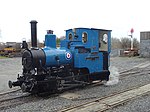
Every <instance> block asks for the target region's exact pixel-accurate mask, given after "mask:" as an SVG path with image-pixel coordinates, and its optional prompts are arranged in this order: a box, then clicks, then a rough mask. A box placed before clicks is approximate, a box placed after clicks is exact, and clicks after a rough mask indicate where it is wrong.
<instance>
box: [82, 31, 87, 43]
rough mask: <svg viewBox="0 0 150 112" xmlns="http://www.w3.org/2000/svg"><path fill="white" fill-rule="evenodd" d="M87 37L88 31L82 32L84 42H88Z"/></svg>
mask: <svg viewBox="0 0 150 112" xmlns="http://www.w3.org/2000/svg"><path fill="white" fill-rule="evenodd" d="M87 39H88V37H87V33H86V32H84V33H82V42H83V43H86V42H87Z"/></svg>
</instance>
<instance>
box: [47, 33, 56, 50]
mask: <svg viewBox="0 0 150 112" xmlns="http://www.w3.org/2000/svg"><path fill="white" fill-rule="evenodd" d="M45 46H47V47H52V48H56V35H54V34H46V35H45Z"/></svg>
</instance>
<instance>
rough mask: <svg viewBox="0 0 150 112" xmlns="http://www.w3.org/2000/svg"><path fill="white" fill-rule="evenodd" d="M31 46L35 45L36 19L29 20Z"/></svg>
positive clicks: (34, 46)
mask: <svg viewBox="0 0 150 112" xmlns="http://www.w3.org/2000/svg"><path fill="white" fill-rule="evenodd" d="M30 23H31V46H32V47H33V48H36V47H37V27H36V24H37V23H38V22H37V21H36V20H32V21H31V22H30Z"/></svg>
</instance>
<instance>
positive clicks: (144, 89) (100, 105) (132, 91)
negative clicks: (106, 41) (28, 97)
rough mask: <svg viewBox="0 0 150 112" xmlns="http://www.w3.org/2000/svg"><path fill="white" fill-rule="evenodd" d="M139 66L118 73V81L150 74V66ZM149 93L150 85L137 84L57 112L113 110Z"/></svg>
mask: <svg viewBox="0 0 150 112" xmlns="http://www.w3.org/2000/svg"><path fill="white" fill-rule="evenodd" d="M140 65H141V66H140V67H138V66H136V67H134V68H132V69H129V70H126V71H123V72H120V79H121V80H122V79H124V78H126V77H128V76H129V77H135V76H139V75H146V74H150V70H149V67H150V64H147V66H145V65H142V64H140ZM142 66H143V67H142ZM99 84H100V83H99ZM149 93H150V84H147V85H141V84H139V85H137V86H134V87H131V88H128V89H126V90H123V91H119V92H114V93H112V94H109V95H108V96H104V97H101V98H96V97H94V98H93V97H92V98H93V99H94V100H91V98H90V100H91V101H89V102H87V103H82V104H79V105H75V106H71V107H66V108H64V109H61V110H59V111H58V112H101V111H105V110H108V109H111V108H114V107H116V106H118V105H122V104H124V103H125V102H128V101H130V100H132V99H135V98H136V97H140V96H142V95H145V94H149ZM75 100H76V101H77V100H83V99H75ZM84 100H85V99H84Z"/></svg>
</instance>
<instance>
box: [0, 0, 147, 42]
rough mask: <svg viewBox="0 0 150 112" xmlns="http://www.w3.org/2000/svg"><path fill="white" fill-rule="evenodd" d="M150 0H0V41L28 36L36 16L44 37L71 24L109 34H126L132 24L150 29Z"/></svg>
mask: <svg viewBox="0 0 150 112" xmlns="http://www.w3.org/2000/svg"><path fill="white" fill-rule="evenodd" d="M149 5H150V1H149V0H0V32H1V33H0V41H3V42H6V41H17V42H21V41H22V38H26V40H29V39H30V24H29V22H30V21H31V20H37V21H38V24H37V29H38V32H37V35H38V39H39V40H40V41H43V40H44V36H45V34H46V30H48V29H52V30H54V33H55V34H56V36H57V37H60V36H63V35H65V31H64V30H66V29H70V28H74V27H88V28H102V29H109V30H112V37H117V38H120V37H127V35H128V34H129V31H130V29H131V28H134V35H133V36H134V38H137V39H138V40H139V38H140V31H150V22H149V21H150V13H149V11H150V6H149Z"/></svg>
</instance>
